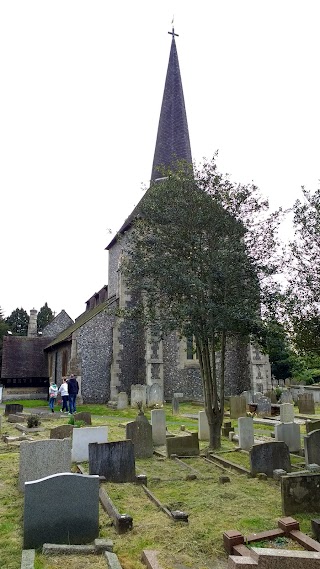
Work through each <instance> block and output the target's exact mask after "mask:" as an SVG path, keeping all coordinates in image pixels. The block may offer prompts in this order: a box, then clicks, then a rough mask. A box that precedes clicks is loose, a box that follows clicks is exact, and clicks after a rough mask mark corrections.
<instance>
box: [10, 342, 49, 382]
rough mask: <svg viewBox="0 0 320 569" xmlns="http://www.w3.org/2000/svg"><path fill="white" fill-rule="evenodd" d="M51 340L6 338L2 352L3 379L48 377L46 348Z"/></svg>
mask: <svg viewBox="0 0 320 569" xmlns="http://www.w3.org/2000/svg"><path fill="white" fill-rule="evenodd" d="M49 340H50V339H49V338H40V337H36V338H28V337H27V336H4V337H3V352H2V370H1V377H2V378H3V379H10V378H17V379H19V378H21V379H22V378H36V377H48V364H47V357H46V354H45V353H44V348H45V346H46V345H47V344H48V341H49Z"/></svg>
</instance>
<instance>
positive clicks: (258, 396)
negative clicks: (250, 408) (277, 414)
mask: <svg viewBox="0 0 320 569" xmlns="http://www.w3.org/2000/svg"><path fill="white" fill-rule="evenodd" d="M261 397H263V393H262V392H261V391H256V393H254V394H253V403H258V401H259V399H260V398H261Z"/></svg>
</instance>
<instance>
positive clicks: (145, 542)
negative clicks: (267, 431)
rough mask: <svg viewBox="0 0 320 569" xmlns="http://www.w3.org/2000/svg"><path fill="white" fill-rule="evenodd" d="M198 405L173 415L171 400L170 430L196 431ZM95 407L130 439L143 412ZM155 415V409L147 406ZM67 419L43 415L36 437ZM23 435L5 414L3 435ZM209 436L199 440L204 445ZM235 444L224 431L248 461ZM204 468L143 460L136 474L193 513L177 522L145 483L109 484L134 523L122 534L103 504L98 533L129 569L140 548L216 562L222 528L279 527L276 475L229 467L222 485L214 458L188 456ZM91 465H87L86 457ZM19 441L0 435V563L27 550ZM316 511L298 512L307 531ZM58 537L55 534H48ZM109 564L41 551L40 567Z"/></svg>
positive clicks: (10, 564) (169, 558)
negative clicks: (131, 425) (256, 475)
mask: <svg viewBox="0 0 320 569" xmlns="http://www.w3.org/2000/svg"><path fill="white" fill-rule="evenodd" d="M40 403H41V405H38V404H39V402H35V401H32V402H31V401H28V402H27V404H25V405H24V407H25V410H26V411H27V409H28V408H29V409H32V408H36V407H38V406H39V407H40V406H43V402H40ZM199 409H200V407H198V406H192V405H187V404H181V405H180V412H181V414H180V415H178V416H173V415H172V413H171V407H170V406H169V405H168V406H166V413H167V421H168V427H169V430H170V432H173V433H176V434H177V433H180V432H181V431H180V425H181V424H183V425H185V428H186V430H189V431H195V430H196V428H197V421H194V420H192V419H187V418H185V417H184V416H183V415H184V414H197V412H198V411H199ZM78 410H79V411H80V410H83V411H90V412H91V413H92V415H93V417H92V422H93V426H98V425H107V426H108V427H109V440H110V441H114V440H123V439H125V428H124V426H123V425H124V423H125V422H126V421H128V420H132V419H134V418H135V417H136V414H137V412H136V411H134V410H128V411H125V412H124V411H112V410H110V409H109V408H107V407H106V406H104V405H96V406H95V405H83V406H80V407H79V409H78ZM146 415H147V417H150V414H149V412H147V413H146ZM67 422H68V417H67V416H61V414H60V413H59V416H58V413H55V414H54V416H53V417H52V418H51V417H50V419H49V420H43V421H42V426H43V427H45V431H44V432H40V433H33V435H32V436H33V439H34V440H40V439H42V438H48V437H49V431H50V428H52V427H53V426H57V425H62V424H65V423H67ZM4 433H7V434H10V435H15V436H17V435H19V433H18V431H17V430H16V429H15V427H14V424H12V423H8V422H7V421H6V420H5V419H4V417H2V435H3V434H4ZM205 446H206V444H205V443H201V448H202V449H204V448H205ZM233 448H234V443H231V442H230V441H229V440H228V439H226V438H223V447H222V450H223V451H229V452H228V453H223V457H224V458H229V459H230V460H231V461H232V462H239V463H242V464H243V465H244V466H246V467H248V465H249V460H248V454H247V453H242V452H232V449H233ZM184 462H185V463H187V464H189V465H190V466H191V467H192V468H193V469H195V470H196V471H198V475H197V479H196V480H187V479H186V477H187V474H190V473H191V470H189V469H188V468H187V467H184V466H183V465H181V464H180V463H179V462H178V461H175V460H169V459H164V458H162V457H159V456H156V455H154V456H153V458H150V459H147V460H137V461H136V470H137V473H138V474H142V473H144V474H146V475H147V477H148V488H149V489H150V490H151V492H153V493H154V494H155V496H156V497H157V498H158V499H159V500H160V501H161V502H162V503H163V504H164V505H166V506H167V507H168V508H170V509H179V510H183V511H184V512H186V513H187V514H188V515H189V523H188V524H185V523H182V522H173V521H171V519H169V518H168V517H167V516H166V515H165V514H164V513H163V512H161V511H160V510H159V509H158V508H157V506H155V505H154V504H153V503H152V502H151V501H150V500H149V498H148V497H147V496H146V494H145V493H144V491H143V489H142V488H141V487H140V486H136V485H134V484H111V483H103V486H104V488H105V490H106V491H107V492H108V494H109V495H110V497H111V499H112V500H113V502H114V504H115V506H116V507H117V509H118V510H119V512H120V513H127V514H130V515H131V516H132V517H133V530H132V531H131V532H129V533H127V534H124V535H121V536H119V535H117V533H116V532H115V530H114V528H113V526H112V525H111V522H110V519H109V517H108V516H107V514H106V513H105V512H104V511H103V509H102V508H101V506H100V537H107V538H109V539H112V540H113V542H114V551H115V553H117V555H118V557H119V559H120V562H121V564H122V566H123V568H124V569H142V567H143V566H142V564H141V561H140V557H141V552H142V549H146V548H149V549H157V550H158V551H159V561H160V564H161V565H162V566H163V568H164V569H169V568H170V569H171V568H172V569H181V566H186V567H193V568H196V569H204V568H208V569H213V567H214V561H215V560H217V559H225V560H226V555H225V553H224V550H223V545H222V534H223V532H224V531H226V530H228V529H237V530H239V531H241V532H243V533H245V534H247V533H252V532H258V531H261V530H264V529H273V528H275V527H276V526H277V520H278V518H279V517H281V516H282V513H281V496H280V486H279V484H278V483H277V482H275V481H273V480H267V481H265V480H257V479H253V478H248V477H246V476H244V475H240V474H237V473H235V472H233V471H231V470H230V472H228V475H229V476H230V480H231V481H230V483H227V484H223V485H222V484H220V483H219V476H221V474H225V472H224V471H222V470H221V469H219V468H218V467H216V466H214V465H212V464H209V463H208V462H206V461H205V460H204V459H203V458H198V457H197V458H192V459H185V460H184ZM84 468H85V469H88V465H86V464H84ZM18 472H19V443H12V444H6V443H4V442H3V441H2V440H1V441H0V536H1V538H0V560H1V561H0V567H1V568H3V569H19V568H20V564H21V549H22V533H23V531H22V528H23V526H22V524H23V495H22V494H20V492H19V490H18V484H17V482H18ZM56 500H58V501H60V502H61V507H64V506H63V504H64V503H65V502H66V497H64V496H62V495H59V496H56ZM312 517H317V513H316V512H315V513H314V514H310V515H297V516H296V518H297V519H298V520H299V521H300V523H301V528H302V531H305V532H306V533H308V534H309V535H311V533H310V518H312ZM48 541H53V542H54V536H48ZM65 566H67V567H68V569H82V568H83V569H85V568H87V567H88V566H90V569H100V568H105V567H106V564H105V560H104V559H103V558H102V557H98V556H97V557H90V558H89V557H85V556H83V557H76V556H68V557H67V558H66V560H61V557H53V556H52V557H51V556H50V557H45V556H43V555H42V554H41V552H37V555H36V569H53V568H55V569H57V568H60V567H65Z"/></svg>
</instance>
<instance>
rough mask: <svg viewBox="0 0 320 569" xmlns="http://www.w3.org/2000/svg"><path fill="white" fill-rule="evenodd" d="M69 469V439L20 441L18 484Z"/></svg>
mask: <svg viewBox="0 0 320 569" xmlns="http://www.w3.org/2000/svg"><path fill="white" fill-rule="evenodd" d="M70 470H71V439H63V440H57V439H44V440H42V441H32V442H29V441H22V442H21V444H20V464H19V486H20V490H21V491H22V492H24V487H25V482H28V481H30V480H39V478H44V477H45V476H50V475H51V474H57V473H60V472H69V471H70Z"/></svg>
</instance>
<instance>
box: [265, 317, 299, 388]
mask: <svg viewBox="0 0 320 569" xmlns="http://www.w3.org/2000/svg"><path fill="white" fill-rule="evenodd" d="M264 334H265V336H264V347H265V349H266V351H267V353H268V355H269V360H270V364H271V373H272V375H273V376H274V377H275V378H276V379H286V378H290V377H292V376H293V371H295V370H296V369H297V366H298V360H299V358H298V356H297V354H296V353H295V352H294V351H293V349H292V348H291V346H290V342H289V335H288V333H287V331H286V329H285V326H284V325H283V324H282V323H281V322H278V321H277V320H276V319H274V318H271V319H269V320H268V321H267V322H266V323H265V330H264Z"/></svg>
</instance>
